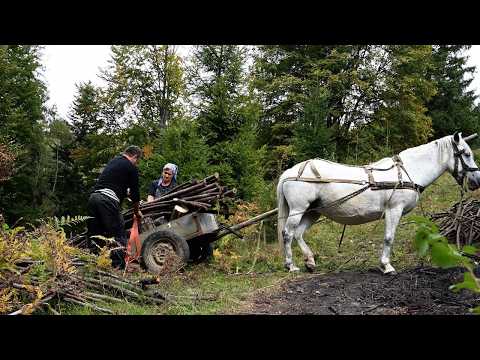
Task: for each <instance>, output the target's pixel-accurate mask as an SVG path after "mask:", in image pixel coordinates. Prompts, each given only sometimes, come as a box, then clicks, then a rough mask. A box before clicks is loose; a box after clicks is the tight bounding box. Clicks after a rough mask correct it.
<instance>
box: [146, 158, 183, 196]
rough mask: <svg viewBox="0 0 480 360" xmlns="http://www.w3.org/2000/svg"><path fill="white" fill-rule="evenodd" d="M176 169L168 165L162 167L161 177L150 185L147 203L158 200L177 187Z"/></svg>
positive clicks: (173, 165) (174, 166)
mask: <svg viewBox="0 0 480 360" xmlns="http://www.w3.org/2000/svg"><path fill="white" fill-rule="evenodd" d="M177 173H178V167H177V165H175V164H171V163H168V164H166V165H165V166H164V167H163V171H162V176H161V177H160V179H158V180H154V181H153V182H152V183H151V184H150V190H149V192H148V197H147V202H150V201H153V200H156V199H158V198H159V197H160V196H162V195H163V194H164V193H166V192H168V191H170V190H172V189H173V188H174V187H175V186H176V185H177Z"/></svg>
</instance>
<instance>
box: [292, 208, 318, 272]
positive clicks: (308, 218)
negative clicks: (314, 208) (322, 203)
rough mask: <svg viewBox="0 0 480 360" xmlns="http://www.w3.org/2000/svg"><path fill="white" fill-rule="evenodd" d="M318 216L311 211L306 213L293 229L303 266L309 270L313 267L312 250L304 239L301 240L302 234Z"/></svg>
mask: <svg viewBox="0 0 480 360" xmlns="http://www.w3.org/2000/svg"><path fill="white" fill-rule="evenodd" d="M319 216H320V215H319V214H317V213H313V212H311V213H306V214H305V215H304V216H303V217H302V220H301V221H300V224H298V226H297V228H296V230H295V239H297V241H298V245H299V246H300V249H302V253H303V256H304V261H305V267H306V268H307V270H308V271H310V272H312V271H313V270H314V269H315V266H316V265H315V259H314V258H313V253H312V250H310V248H309V247H308V245H307V243H306V242H305V240H303V234H304V233H305V231H306V230H307V229H308V228H309V227H310V226H312V224H313V223H314V222H315V221H316V220H317V219H318V217H319Z"/></svg>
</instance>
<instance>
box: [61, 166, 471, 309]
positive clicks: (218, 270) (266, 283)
mask: <svg viewBox="0 0 480 360" xmlns="http://www.w3.org/2000/svg"><path fill="white" fill-rule="evenodd" d="M459 196H460V189H459V187H458V186H457V184H456V182H455V181H454V179H453V178H452V177H451V175H449V174H444V175H443V176H442V177H441V178H439V179H438V180H437V181H436V182H435V183H434V184H432V185H431V186H430V187H428V188H427V189H426V190H425V191H424V193H423V194H422V196H421V200H420V203H419V205H418V206H417V207H416V208H415V209H414V210H413V211H412V212H411V213H410V214H408V215H407V216H405V217H403V218H402V219H401V222H400V226H399V227H398V229H397V234H396V238H395V242H394V245H393V252H392V258H391V260H392V265H393V266H394V267H395V268H396V269H397V271H402V270H405V269H407V268H410V267H413V266H416V265H418V264H419V261H420V260H419V258H418V257H417V256H416V254H415V251H414V248H413V239H414V237H415V230H416V225H415V224H414V223H413V222H412V221H411V217H412V215H428V213H434V212H439V211H442V210H445V209H447V208H449V207H451V206H452V205H453V204H454V203H455V202H457V201H458V200H459ZM474 196H475V194H474ZM267 228H268V226H265V228H262V227H261V226H260V225H256V226H252V227H250V228H247V229H246V230H245V231H244V234H245V241H240V240H239V239H237V238H235V237H233V236H227V237H225V238H222V239H221V240H220V241H219V242H217V243H216V244H215V246H216V250H215V252H214V255H215V256H214V258H213V260H212V261H211V262H210V263H207V264H200V265H189V266H188V267H186V268H185V269H184V271H183V272H181V273H178V274H174V275H171V276H168V277H166V278H163V279H162V282H161V284H159V285H158V287H159V288H160V289H162V290H163V291H164V292H165V293H167V294H170V295H171V300H170V301H168V302H166V303H165V304H164V305H162V306H149V305H142V304H138V303H129V302H127V301H125V302H124V303H120V304H115V305H109V307H110V308H111V309H112V310H113V311H114V312H115V313H117V314H138V315H143V314H190V315H193V314H226V313H234V312H235V311H236V309H239V308H241V307H242V306H243V305H245V303H246V302H247V301H248V300H250V299H252V297H254V296H255V294H257V293H258V292H260V291H274V290H275V288H276V287H277V286H278V285H279V284H281V282H282V281H285V280H288V279H292V278H296V277H302V276H308V274H307V273H306V272H305V269H304V268H303V259H302V254H301V251H300V249H299V247H298V245H297V244H296V243H295V244H294V245H293V252H294V257H295V261H296V263H297V265H299V266H301V267H302V271H301V272H300V273H294V274H291V273H287V272H286V271H285V270H284V269H283V255H282V254H281V253H280V251H279V248H278V245H277V241H276V235H274V232H273V231H272V230H273V229H272V227H271V226H270V229H269V230H270V231H266V230H267ZM342 230H343V225H340V224H336V223H333V222H332V221H329V220H326V219H323V220H322V221H321V222H320V223H318V224H316V225H314V226H313V227H312V228H311V229H310V230H309V231H308V232H307V233H306V236H305V240H306V242H307V244H308V245H309V246H310V248H311V249H312V251H313V252H314V254H315V258H316V262H317V269H316V272H318V273H322V272H336V271H351V270H360V269H368V268H374V267H377V266H378V265H379V256H380V252H381V249H382V243H383V233H384V221H383V220H381V221H376V222H372V223H369V224H365V225H357V226H347V228H346V231H345V236H344V239H343V242H342V246H341V249H340V250H339V249H338V242H339V239H340V236H341V233H342ZM59 310H60V311H61V313H62V314H93V313H95V312H93V311H92V310H90V309H87V308H83V307H77V306H62V307H61V308H60V309H59Z"/></svg>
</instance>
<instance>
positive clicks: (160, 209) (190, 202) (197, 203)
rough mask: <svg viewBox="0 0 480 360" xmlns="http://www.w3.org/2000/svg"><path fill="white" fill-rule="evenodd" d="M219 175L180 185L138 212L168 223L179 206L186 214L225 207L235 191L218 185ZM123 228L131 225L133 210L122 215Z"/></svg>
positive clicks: (141, 205) (144, 204)
mask: <svg viewBox="0 0 480 360" xmlns="http://www.w3.org/2000/svg"><path fill="white" fill-rule="evenodd" d="M218 179H219V175H218V173H215V174H213V175H211V176H208V177H206V178H205V179H203V180H200V181H198V180H192V181H190V182H187V183H184V184H181V185H178V186H176V187H175V188H173V189H172V190H170V191H169V192H167V193H165V194H163V195H162V196H161V197H160V198H158V199H156V200H154V201H151V202H148V203H142V204H140V211H141V212H142V214H143V216H144V217H148V218H150V219H151V220H152V221H154V222H156V220H158V219H160V218H163V219H165V220H166V221H169V220H170V219H172V218H173V216H174V215H175V206H177V205H180V206H181V207H182V208H183V209H186V210H187V213H188V212H193V211H209V210H210V209H211V208H213V206H214V205H215V204H216V203H217V201H218V202H219V203H220V206H223V207H225V206H227V204H226V203H225V200H226V198H227V197H234V196H235V194H236V189H231V190H229V189H228V188H227V187H225V186H220V184H219V183H218ZM123 217H124V220H125V228H126V229H129V228H131V226H132V223H133V209H129V210H127V211H125V212H124V213H123Z"/></svg>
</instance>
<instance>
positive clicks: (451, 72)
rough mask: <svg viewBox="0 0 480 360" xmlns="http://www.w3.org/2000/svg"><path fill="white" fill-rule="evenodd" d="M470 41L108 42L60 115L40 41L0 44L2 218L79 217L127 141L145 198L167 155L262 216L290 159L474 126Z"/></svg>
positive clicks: (363, 150)
mask: <svg viewBox="0 0 480 360" xmlns="http://www.w3.org/2000/svg"><path fill="white" fill-rule="evenodd" d="M469 48H470V46H467V45H434V46H430V45H340V46H335V45H329V46H323V45H268V46H238V45H199V46H193V48H192V51H191V52H190V53H189V54H188V56H185V55H180V54H179V52H178V48H177V47H176V46H172V45H132V46H127V45H119V46H112V47H111V51H112V56H111V59H110V61H109V65H108V66H107V67H106V68H104V69H103V70H101V72H100V73H99V76H100V77H101V78H102V79H103V80H104V82H105V84H106V85H105V86H96V85H94V84H93V83H92V82H82V83H79V84H77V88H76V93H75V97H74V100H73V103H72V107H71V111H70V112H69V114H68V115H67V116H66V118H63V117H62V116H60V115H59V114H58V113H57V111H56V109H55V108H54V107H51V106H50V105H48V92H47V87H46V84H45V82H44V81H43V80H42V79H43V77H42V71H43V68H42V63H41V60H40V59H41V51H42V48H41V47H40V46H13V45H8V46H5V45H4V46H0V214H3V217H4V219H5V221H6V222H7V223H9V224H13V223H29V222H32V221H34V220H35V219H38V218H47V217H52V216H62V215H71V216H75V215H86V204H87V199H88V194H89V191H90V189H91V188H92V186H93V185H94V183H95V180H96V179H97V177H98V175H99V173H100V172H101V170H102V168H103V166H104V165H105V164H106V163H107V162H108V161H109V160H110V159H111V158H112V157H114V156H115V155H117V154H119V153H120V152H121V151H122V150H123V149H124V148H125V147H126V146H127V145H129V144H135V145H139V146H141V147H142V148H143V149H144V153H145V158H144V159H143V160H142V161H141V163H140V167H139V168H140V174H141V178H140V183H141V193H142V198H144V199H145V198H146V194H147V189H148V186H149V184H150V183H151V182H152V181H153V180H154V179H157V178H158V177H159V176H160V174H161V170H162V167H163V165H164V164H165V163H167V162H173V163H176V164H177V165H178V166H179V169H180V172H179V175H178V177H179V179H178V180H179V182H180V183H182V182H185V181H189V180H191V179H193V178H196V179H201V178H203V177H206V176H207V175H210V174H213V173H214V172H218V173H219V174H220V179H221V181H222V182H223V183H224V185H226V186H229V187H235V188H236V189H237V190H238V193H237V195H238V198H239V199H240V200H241V201H244V202H248V203H254V204H256V208H257V209H259V210H264V211H267V210H269V209H272V208H274V207H276V203H275V191H274V189H275V185H276V181H277V179H278V177H279V175H280V174H281V172H282V171H283V170H285V169H286V168H288V167H290V166H292V165H293V164H295V163H297V162H300V161H303V160H306V159H310V158H315V157H319V158H324V159H329V160H333V161H338V162H343V163H348V164H361V163H367V162H371V161H374V160H378V159H380V158H382V157H385V156H392V155H393V154H396V153H398V152H400V151H401V150H403V149H405V148H408V147H412V146H416V145H419V144H422V143H425V142H428V141H430V140H432V139H434V138H439V137H442V136H446V135H451V134H453V133H454V132H455V131H462V132H463V133H464V134H465V135H469V134H471V133H473V132H478V131H479V120H480V108H479V105H478V104H476V95H475V94H474V92H473V91H472V90H469V85H470V83H471V81H472V74H473V72H474V71H475V68H474V67H473V66H468V65H467V60H468V59H467V55H466V54H467V52H468V49H469ZM474 145H475V144H474ZM125 206H128V204H125Z"/></svg>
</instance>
